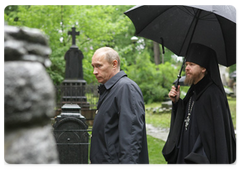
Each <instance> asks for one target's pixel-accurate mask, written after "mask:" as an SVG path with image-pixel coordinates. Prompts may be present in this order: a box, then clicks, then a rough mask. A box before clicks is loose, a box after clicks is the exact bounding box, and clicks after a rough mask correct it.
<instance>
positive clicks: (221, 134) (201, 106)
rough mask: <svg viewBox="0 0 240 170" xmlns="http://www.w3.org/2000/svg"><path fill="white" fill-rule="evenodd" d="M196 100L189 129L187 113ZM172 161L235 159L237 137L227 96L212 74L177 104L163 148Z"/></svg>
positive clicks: (210, 161) (221, 160)
mask: <svg viewBox="0 0 240 170" xmlns="http://www.w3.org/2000/svg"><path fill="white" fill-rule="evenodd" d="M190 97H193V99H194V100H195V103H194V106H193V109H192V112H191V116H190V124H189V126H188V129H187V130H185V122H184V120H185V119H186V116H187V115H186V113H187V110H188V104H189V99H190ZM162 153H163V155H164V157H165V159H166V161H167V162H168V163H212V164H214V163H233V162H234V161H235V159H236V139H235V133H234V128H233V124H232V119H231V115H230V110H229V106H228V102H227V98H226V96H225V95H224V94H223V93H222V91H221V90H220V89H219V88H218V86H216V85H215V84H214V83H213V82H212V81H211V79H210V78H209V76H205V77H204V78H203V79H202V80H200V81H199V82H198V83H197V84H196V85H193V86H191V87H190V89H189V91H188V93H187V95H186V97H185V98H184V99H183V100H181V99H179V101H178V102H177V103H176V104H173V109H172V115H171V125H170V132H169V136H168V139H167V142H166V143H165V146H164V148H163V150H162Z"/></svg>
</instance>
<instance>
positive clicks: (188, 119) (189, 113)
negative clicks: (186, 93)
mask: <svg viewBox="0 0 240 170" xmlns="http://www.w3.org/2000/svg"><path fill="white" fill-rule="evenodd" d="M191 102H192V97H191V98H190V100H189V105H188V115H187V118H186V119H185V120H184V122H185V130H187V129H188V125H189V123H190V116H191V111H192V108H193V105H194V101H193V102H192V103H191Z"/></svg>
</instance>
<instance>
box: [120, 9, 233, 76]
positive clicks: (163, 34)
mask: <svg viewBox="0 0 240 170" xmlns="http://www.w3.org/2000/svg"><path fill="white" fill-rule="evenodd" d="M125 14H126V15H127V16H128V17H129V18H130V19H131V20H132V22H133V24H134V26H135V28H136V33H135V34H136V35H137V36H142V37H145V38H148V39H151V40H154V41H156V42H158V43H160V44H163V43H164V46H166V47H167V48H168V49H169V50H171V51H172V52H174V53H175V54H177V55H179V56H185V55H186V53H187V50H188V47H189V45H190V44H191V43H199V44H203V45H205V46H208V47H210V48H212V49H214V50H215V51H216V54H217V58H218V63H219V64H222V65H224V66H231V65H233V64H235V63H236V10H235V8H234V7H233V6H225V5H224V6H220V5H216V6H187V5H186V6H158V5H154V6H151V5H150V6H147V5H143V6H135V7H133V8H131V9H130V10H128V11H126V12H125ZM181 70H182V69H181ZM179 75H181V73H180V74H179ZM179 75H178V78H179Z"/></svg>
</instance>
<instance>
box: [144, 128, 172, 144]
mask: <svg viewBox="0 0 240 170" xmlns="http://www.w3.org/2000/svg"><path fill="white" fill-rule="evenodd" d="M146 129H147V134H148V135H150V136H152V137H154V138H158V139H161V140H163V141H165V142H166V140H167V137H168V133H169V128H161V127H154V126H153V125H151V124H146Z"/></svg>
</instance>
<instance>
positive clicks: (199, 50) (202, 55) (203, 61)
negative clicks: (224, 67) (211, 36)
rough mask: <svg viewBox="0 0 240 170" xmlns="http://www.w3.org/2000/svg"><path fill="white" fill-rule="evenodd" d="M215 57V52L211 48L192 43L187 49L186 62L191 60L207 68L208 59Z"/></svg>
mask: <svg viewBox="0 0 240 170" xmlns="http://www.w3.org/2000/svg"><path fill="white" fill-rule="evenodd" d="M213 59H214V60H215V59H216V53H215V51H214V50H213V49H211V48H209V47H207V46H205V45H202V44H197V43H192V44H191V45H190V47H189V49H188V53H187V56H186V62H192V63H195V64H198V65H200V66H201V67H204V68H206V69H207V70H208V68H209V61H210V60H213Z"/></svg>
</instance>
